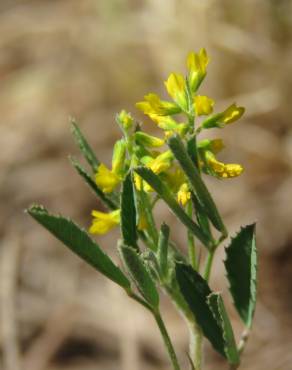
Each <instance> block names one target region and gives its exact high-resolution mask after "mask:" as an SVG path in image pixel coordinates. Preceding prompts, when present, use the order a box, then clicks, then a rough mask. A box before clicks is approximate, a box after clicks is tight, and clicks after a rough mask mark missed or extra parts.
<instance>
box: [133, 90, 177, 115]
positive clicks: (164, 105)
mask: <svg viewBox="0 0 292 370" xmlns="http://www.w3.org/2000/svg"><path fill="white" fill-rule="evenodd" d="M144 99H145V101H142V102H138V103H136V107H137V108H138V109H140V110H141V111H142V112H143V113H145V114H147V115H151V114H155V115H159V116H167V115H169V114H175V113H179V112H180V109H179V108H178V106H177V105H176V104H174V103H171V102H168V101H164V100H161V99H160V97H159V96H158V95H157V94H148V95H145V96H144Z"/></svg>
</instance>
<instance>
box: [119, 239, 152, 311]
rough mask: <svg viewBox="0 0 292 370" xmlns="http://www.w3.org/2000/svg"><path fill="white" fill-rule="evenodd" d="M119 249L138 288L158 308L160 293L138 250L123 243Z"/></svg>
mask: <svg viewBox="0 0 292 370" xmlns="http://www.w3.org/2000/svg"><path fill="white" fill-rule="evenodd" d="M119 251H120V254H121V258H122V261H123V263H124V265H125V268H126V270H127V271H128V272H129V275H130V276H131V278H132V280H133V281H134V283H135V284H136V286H137V289H138V290H139V292H140V293H141V294H142V296H143V297H144V298H145V299H146V301H147V302H148V303H150V305H151V306H152V307H155V308H157V307H158V305H159V295H158V292H157V289H156V286H155V284H154V282H153V280H152V278H151V276H150V274H149V272H148V271H147V269H146V267H145V265H144V263H143V262H142V261H141V259H140V257H139V255H138V254H137V251H136V250H135V249H133V248H131V247H129V246H127V245H124V244H122V243H120V245H119Z"/></svg>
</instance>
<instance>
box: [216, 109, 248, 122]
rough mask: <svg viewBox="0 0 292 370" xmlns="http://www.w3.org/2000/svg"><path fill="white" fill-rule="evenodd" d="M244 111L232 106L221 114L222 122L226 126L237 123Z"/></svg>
mask: <svg viewBox="0 0 292 370" xmlns="http://www.w3.org/2000/svg"><path fill="white" fill-rule="evenodd" d="M244 111H245V109H244V108H243V107H237V106H236V104H232V105H230V107H228V108H227V109H226V110H225V111H224V112H223V116H222V122H223V123H224V124H228V123H232V122H234V121H237V120H238V119H239V118H240V117H241V116H242V115H243V113H244Z"/></svg>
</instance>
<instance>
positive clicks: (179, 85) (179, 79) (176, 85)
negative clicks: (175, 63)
mask: <svg viewBox="0 0 292 370" xmlns="http://www.w3.org/2000/svg"><path fill="white" fill-rule="evenodd" d="M165 86H166V90H167V92H168V94H169V95H170V96H171V97H172V99H173V100H174V101H175V102H176V103H177V104H178V105H179V106H180V107H181V108H182V109H186V108H187V99H186V93H185V89H186V81H185V78H184V77H183V76H182V75H181V74H179V73H171V74H170V76H169V77H168V79H167V81H165Z"/></svg>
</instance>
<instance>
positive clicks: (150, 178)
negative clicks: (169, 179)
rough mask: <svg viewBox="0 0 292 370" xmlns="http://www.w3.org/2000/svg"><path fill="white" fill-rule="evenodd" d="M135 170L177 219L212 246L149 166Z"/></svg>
mask: <svg viewBox="0 0 292 370" xmlns="http://www.w3.org/2000/svg"><path fill="white" fill-rule="evenodd" d="M135 172H136V173H137V174H138V175H139V176H141V177H142V178H143V179H144V180H145V181H146V182H147V183H148V184H149V185H150V186H151V187H152V188H153V189H154V190H155V191H156V192H157V194H158V195H159V196H160V197H161V198H162V199H163V200H164V201H165V203H166V204H167V205H168V207H169V208H170V210H171V211H172V212H173V213H174V214H175V216H177V217H178V218H179V220H180V221H181V222H182V223H183V224H184V225H185V226H186V227H187V228H188V229H189V230H190V231H191V232H192V233H193V234H194V235H195V236H196V237H197V238H198V239H199V240H200V241H201V242H202V243H203V244H204V245H205V246H206V247H207V248H210V247H212V242H211V241H210V239H209V238H208V236H207V235H205V234H204V232H203V231H202V230H201V229H200V228H199V226H198V225H197V224H196V223H195V222H194V221H193V220H192V219H191V218H190V217H189V216H188V215H187V214H186V212H185V211H184V210H183V209H182V208H181V207H180V205H179V204H178V203H177V201H176V200H175V198H174V196H173V194H172V193H171V191H170V189H169V188H168V187H167V186H166V185H165V184H164V183H163V182H162V180H161V179H160V178H159V177H158V176H157V175H156V174H155V173H154V172H153V171H151V170H150V169H149V168H146V167H137V168H135Z"/></svg>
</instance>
